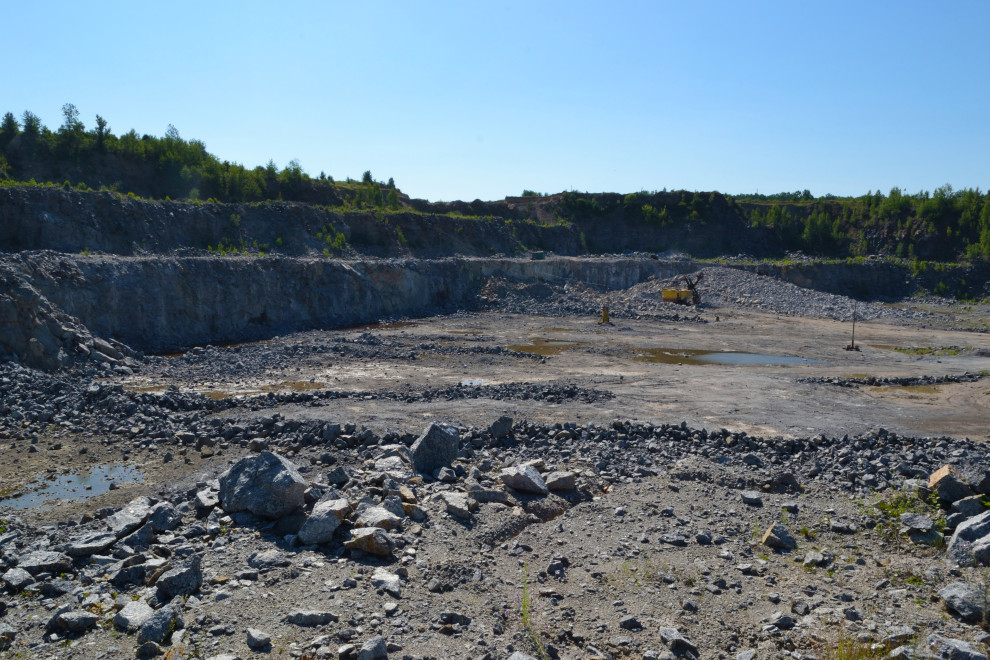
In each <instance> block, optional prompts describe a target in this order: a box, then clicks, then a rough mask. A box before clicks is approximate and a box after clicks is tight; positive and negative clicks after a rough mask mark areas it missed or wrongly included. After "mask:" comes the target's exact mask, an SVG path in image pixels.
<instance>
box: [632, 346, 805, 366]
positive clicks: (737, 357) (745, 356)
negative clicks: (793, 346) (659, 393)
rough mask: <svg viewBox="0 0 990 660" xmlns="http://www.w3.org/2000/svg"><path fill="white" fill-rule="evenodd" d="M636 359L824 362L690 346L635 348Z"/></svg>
mask: <svg viewBox="0 0 990 660" xmlns="http://www.w3.org/2000/svg"><path fill="white" fill-rule="evenodd" d="M636 352H638V353H640V355H638V356H637V357H636V360H639V361H640V362H652V363H654V364H690V365H700V364H723V365H729V366H774V367H776V366H788V365H793V364H824V363H823V362H821V361H820V360H811V359H808V358H802V357H794V356H791V355H767V354H763V353H738V352H735V351H703V350H698V349H691V348H686V349H685V348H642V349H637V351H636Z"/></svg>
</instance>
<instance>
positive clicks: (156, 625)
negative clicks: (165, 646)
mask: <svg viewBox="0 0 990 660" xmlns="http://www.w3.org/2000/svg"><path fill="white" fill-rule="evenodd" d="M184 627H185V623H184V622H183V620H182V613H181V612H180V611H179V610H178V608H175V607H172V606H171V605H165V606H164V607H162V608H161V609H159V610H158V611H157V612H155V613H154V614H152V615H151V616H150V617H148V618H147V620H145V622H144V623H142V624H141V627H140V629H138V635H137V643H138V644H144V643H145V642H154V643H156V644H161V643H163V642H165V641H167V640H168V639H169V638H170V637H171V636H172V633H173V632H175V631H176V630H181V629H182V628H184Z"/></svg>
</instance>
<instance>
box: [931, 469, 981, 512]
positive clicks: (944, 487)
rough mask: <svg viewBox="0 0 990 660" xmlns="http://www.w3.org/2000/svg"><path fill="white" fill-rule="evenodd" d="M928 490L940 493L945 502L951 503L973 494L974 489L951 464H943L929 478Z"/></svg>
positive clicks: (939, 495) (940, 497)
mask: <svg viewBox="0 0 990 660" xmlns="http://www.w3.org/2000/svg"><path fill="white" fill-rule="evenodd" d="M928 490H932V491H935V492H936V493H938V497H939V499H940V500H942V501H943V502H947V503H949V504H951V503H952V502H955V501H957V500H961V499H963V498H964V497H969V496H971V495H973V489H972V488H971V487H970V485H969V484H968V483H966V479H965V478H964V477H963V476H962V475H961V474H959V472H958V471H957V470H956V469H955V468H954V467H952V466H951V465H943V466H942V467H940V468H939V469H937V470H935V472H932V475H931V476H930V477H929V478H928Z"/></svg>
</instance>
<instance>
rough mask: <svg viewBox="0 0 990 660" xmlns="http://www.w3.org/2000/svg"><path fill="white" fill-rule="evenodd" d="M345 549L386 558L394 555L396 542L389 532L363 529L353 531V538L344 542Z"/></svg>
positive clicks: (372, 528)
mask: <svg viewBox="0 0 990 660" xmlns="http://www.w3.org/2000/svg"><path fill="white" fill-rule="evenodd" d="M344 547H345V548H350V549H352V550H361V551H363V552H367V553H368V554H370V555H377V556H379V557H386V556H390V555H391V554H392V548H393V547H395V542H394V541H392V537H391V536H389V535H388V532H386V531H385V530H383V529H381V528H379V527H362V528H361V529H354V530H351V538H350V539H348V540H347V541H344Z"/></svg>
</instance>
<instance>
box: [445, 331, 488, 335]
mask: <svg viewBox="0 0 990 660" xmlns="http://www.w3.org/2000/svg"><path fill="white" fill-rule="evenodd" d="M446 332H448V333H450V334H452V335H481V334H484V333H483V332H481V330H447V331H446Z"/></svg>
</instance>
